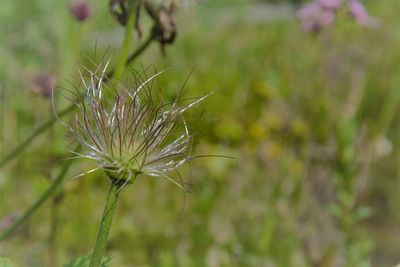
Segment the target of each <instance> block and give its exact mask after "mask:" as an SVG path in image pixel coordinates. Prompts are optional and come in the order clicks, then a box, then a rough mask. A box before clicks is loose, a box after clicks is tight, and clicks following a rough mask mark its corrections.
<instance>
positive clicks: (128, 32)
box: [114, 4, 135, 79]
mask: <svg viewBox="0 0 400 267" xmlns="http://www.w3.org/2000/svg"><path fill="white" fill-rule="evenodd" d="M129 9H130V10H129V15H128V16H129V17H128V21H127V23H126V26H125V36H124V42H123V43H122V48H121V54H120V56H119V60H118V63H117V66H116V67H115V72H114V77H115V78H117V79H119V78H120V77H121V74H122V71H123V70H124V68H125V64H126V61H127V58H128V54H129V48H130V46H131V43H132V34H133V28H134V25H135V16H134V14H133V13H134V12H133V10H134V8H133V4H131V6H130V7H129Z"/></svg>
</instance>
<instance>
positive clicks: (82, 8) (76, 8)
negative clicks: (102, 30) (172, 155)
mask: <svg viewBox="0 0 400 267" xmlns="http://www.w3.org/2000/svg"><path fill="white" fill-rule="evenodd" d="M69 9H70V12H71V14H72V16H74V17H75V18H76V19H77V20H79V21H85V20H87V19H88V18H89V17H90V15H91V14H92V9H91V7H90V5H89V3H88V2H87V1H86V0H73V1H72V2H71V4H70V6H69Z"/></svg>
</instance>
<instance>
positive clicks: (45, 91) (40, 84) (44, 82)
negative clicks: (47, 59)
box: [32, 73, 57, 98]
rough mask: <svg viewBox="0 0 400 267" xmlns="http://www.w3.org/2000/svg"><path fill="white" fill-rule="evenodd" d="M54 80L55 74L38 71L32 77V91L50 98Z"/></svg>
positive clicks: (55, 80)
mask: <svg viewBox="0 0 400 267" xmlns="http://www.w3.org/2000/svg"><path fill="white" fill-rule="evenodd" d="M56 82H57V79H56V77H55V76H53V75H51V74H48V73H38V74H36V75H35V77H34V78H33V79H32V91H33V92H35V93H37V94H39V95H41V96H43V97H45V98H51V94H52V91H53V88H54V86H55V84H56Z"/></svg>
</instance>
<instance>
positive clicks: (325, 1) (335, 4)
mask: <svg viewBox="0 0 400 267" xmlns="http://www.w3.org/2000/svg"><path fill="white" fill-rule="evenodd" d="M317 3H318V4H319V5H320V6H321V7H323V8H324V9H328V10H332V11H336V10H338V9H339V8H340V6H341V4H342V0H317Z"/></svg>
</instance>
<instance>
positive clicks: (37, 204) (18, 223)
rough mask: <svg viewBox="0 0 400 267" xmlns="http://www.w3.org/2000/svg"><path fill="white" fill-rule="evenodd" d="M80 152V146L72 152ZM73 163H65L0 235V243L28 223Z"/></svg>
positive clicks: (58, 186) (59, 184) (61, 181)
mask: <svg viewBox="0 0 400 267" xmlns="http://www.w3.org/2000/svg"><path fill="white" fill-rule="evenodd" d="M79 150H80V145H77V147H76V148H75V150H74V151H79ZM72 162H73V159H71V160H69V161H68V162H66V163H65V165H64V166H63V167H62V169H61V171H60V173H59V174H58V176H57V177H56V179H54V181H53V183H52V184H51V185H50V187H49V188H48V189H47V190H46V191H45V192H44V193H43V194H42V195H41V196H40V198H39V199H38V200H37V201H36V202H35V203H34V204H33V205H32V206H31V207H30V208H29V209H28V210H26V211H25V212H24V214H23V215H22V216H21V217H20V218H19V219H17V220H16V221H15V222H14V223H13V224H12V225H10V226H9V227H8V228H7V229H6V230H5V231H4V232H3V233H1V234H0V241H3V240H5V239H6V238H7V237H9V236H10V235H11V234H12V233H13V232H14V231H15V230H16V229H17V228H18V227H20V226H21V225H23V224H24V223H26V222H27V221H28V219H29V218H30V217H31V216H32V214H33V213H34V212H35V211H36V210H37V209H39V208H40V207H41V206H42V205H43V204H44V203H45V202H46V200H47V199H49V198H50V196H52V195H53V194H54V193H55V192H56V191H57V190H58V189H59V188H60V186H61V185H62V183H63V182H64V180H65V177H66V175H67V173H68V170H69V168H70V167H71V165H72Z"/></svg>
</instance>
